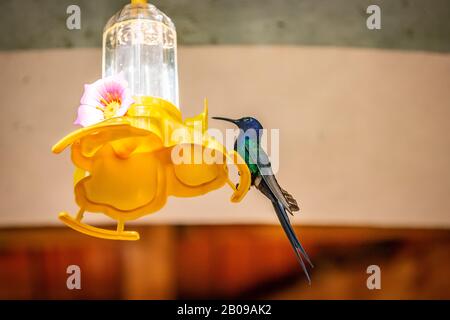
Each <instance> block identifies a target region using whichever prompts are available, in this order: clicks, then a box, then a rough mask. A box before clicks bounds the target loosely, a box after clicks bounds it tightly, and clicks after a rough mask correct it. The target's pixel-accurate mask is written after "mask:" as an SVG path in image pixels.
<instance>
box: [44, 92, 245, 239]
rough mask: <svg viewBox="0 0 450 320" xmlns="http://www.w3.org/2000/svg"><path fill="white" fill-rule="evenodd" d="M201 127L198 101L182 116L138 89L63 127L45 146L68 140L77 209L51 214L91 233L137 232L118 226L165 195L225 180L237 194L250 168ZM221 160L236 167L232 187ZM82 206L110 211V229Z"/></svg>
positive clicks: (120, 235) (237, 196) (57, 148)
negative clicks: (101, 116)
mask: <svg viewBox="0 0 450 320" xmlns="http://www.w3.org/2000/svg"><path fill="white" fill-rule="evenodd" d="M206 129H207V106H206V104H205V109H204V111H203V112H202V113H201V114H199V115H197V116H196V117H193V118H189V119H186V120H185V121H182V118H181V112H180V111H179V110H178V109H177V108H176V107H175V106H174V105H172V104H171V103H169V102H167V101H165V100H163V99H159V98H153V97H144V98H140V99H139V100H138V101H137V102H136V103H135V104H133V105H132V106H131V107H130V109H129V110H128V113H127V115H125V116H123V117H117V118H111V119H108V120H105V121H103V122H101V123H98V124H95V125H92V126H89V127H86V128H81V129H79V130H76V131H74V132H72V133H71V134H69V135H67V136H66V137H64V138H63V139H62V140H60V141H59V142H58V143H57V144H56V145H54V146H53V149H52V151H53V152H54V153H60V152H62V151H63V150H64V149H65V148H66V147H68V146H72V161H73V163H74V164H75V174H74V191H75V200H76V202H77V204H78V206H79V207H80V211H79V212H78V214H77V216H76V217H75V218H73V217H71V216H70V215H69V214H68V213H66V212H62V213H60V215H59V218H60V219H61V220H62V221H63V222H64V223H65V224H66V225H67V226H69V227H71V228H72V229H75V230H77V231H79V232H82V233H85V234H88V235H91V236H94V237H98V238H104V239H115V240H138V239H139V234H138V233H137V232H135V231H125V230H124V229H125V228H124V226H125V222H126V221H129V220H134V219H137V218H139V217H141V216H143V215H146V214H150V213H153V212H155V211H157V210H159V209H161V208H162V207H163V206H164V204H165V203H166V201H167V197H168V196H176V197H195V196H199V195H202V194H205V193H207V192H209V191H212V190H215V189H218V188H221V187H222V186H223V185H224V184H226V183H228V185H230V187H231V188H232V189H233V194H232V197H231V201H232V202H239V201H240V200H242V198H243V197H244V196H245V195H246V193H247V191H248V189H249V187H250V182H251V178H250V172H249V170H248V168H247V166H246V165H245V162H244V161H243V159H242V158H240V156H239V155H238V154H237V153H236V152H235V151H231V152H227V150H226V149H225V147H224V146H223V145H222V144H220V143H219V142H217V141H216V140H215V139H213V138H212V137H210V136H208V135H207V134H206V133H205V131H206ZM174 159H175V160H177V161H174ZM227 160H228V161H227ZM227 162H228V163H230V162H231V163H234V165H236V167H237V170H238V172H239V184H238V185H237V187H236V186H235V184H234V183H233V182H232V181H231V179H230V178H229V175H228V166H227ZM85 211H88V212H92V213H104V214H106V215H107V216H109V217H111V218H113V219H115V220H116V221H117V229H116V230H108V229H102V228H97V227H93V226H90V225H87V224H84V223H83V222H82V219H83V215H84V212H85Z"/></svg>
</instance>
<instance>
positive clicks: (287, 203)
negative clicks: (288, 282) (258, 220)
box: [213, 117, 313, 284]
mask: <svg viewBox="0 0 450 320" xmlns="http://www.w3.org/2000/svg"><path fill="white" fill-rule="evenodd" d="M213 119H217V120H224V121H228V122H232V123H234V124H235V125H236V126H238V127H239V129H240V133H239V135H238V137H237V139H236V141H235V143H234V149H235V150H236V151H237V152H238V153H239V155H240V156H241V157H242V158H243V159H244V160H245V163H246V164H247V166H248V168H249V170H250V173H251V176H252V186H255V187H256V188H257V189H258V190H259V191H261V193H263V194H264V195H265V196H266V197H267V198H269V200H270V201H271V202H272V205H273V207H274V209H275V212H276V214H277V217H278V220H279V221H280V223H281V226H282V227H283V230H284V232H285V233H286V235H287V237H288V239H289V241H290V243H291V245H292V247H293V249H294V250H295V254H296V257H297V260H298V262H299V263H300V265H301V267H302V269H303V271H304V273H305V275H306V277H307V278H308V282H309V283H310V284H311V278H310V277H309V273H308V270H307V269H306V266H305V263H304V262H303V258H304V259H305V260H306V261H307V262H308V263H309V265H310V266H311V267H313V265H312V263H311V260H310V259H309V257H308V255H307V253H306V251H305V250H304V249H303V247H302V245H301V243H300V241H299V240H298V238H297V236H296V235H295V232H294V229H293V228H292V225H291V223H290V221H289V217H288V215H287V212H289V213H290V214H292V213H293V212H295V211H299V207H298V205H297V201H296V200H295V199H294V197H293V196H292V195H290V194H289V193H288V192H287V191H286V190H284V189H282V188H281V187H280V185H279V184H278V181H277V179H276V177H275V174H274V173H273V171H272V166H271V164H270V160H269V156H268V155H267V154H266V152H265V151H264V150H263V148H262V147H261V136H262V134H263V126H262V125H261V123H259V121H258V120H256V119H255V118H252V117H244V118H241V119H237V120H233V119H228V118H223V117H213Z"/></svg>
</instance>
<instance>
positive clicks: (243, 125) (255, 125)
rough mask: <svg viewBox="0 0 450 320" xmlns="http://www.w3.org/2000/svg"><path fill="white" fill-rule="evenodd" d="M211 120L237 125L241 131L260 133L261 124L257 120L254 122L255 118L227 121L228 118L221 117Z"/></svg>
mask: <svg viewBox="0 0 450 320" xmlns="http://www.w3.org/2000/svg"><path fill="white" fill-rule="evenodd" d="M212 118H213V119H217V120H223V121H228V122H232V123H234V124H235V125H237V126H238V127H239V129H242V130H243V131H247V130H249V129H253V130H256V131H257V132H260V133H262V131H260V130H262V129H263V126H262V125H261V123H259V121H258V120H256V119H255V118H252V117H244V118H240V119H236V120H234V119H228V118H222V117H212Z"/></svg>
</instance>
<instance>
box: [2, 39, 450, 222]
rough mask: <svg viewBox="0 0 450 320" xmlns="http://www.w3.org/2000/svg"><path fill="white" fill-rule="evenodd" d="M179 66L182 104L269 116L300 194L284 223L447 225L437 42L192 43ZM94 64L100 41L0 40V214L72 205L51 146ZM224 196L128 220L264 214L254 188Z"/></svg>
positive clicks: (448, 184)
mask: <svg viewBox="0 0 450 320" xmlns="http://www.w3.org/2000/svg"><path fill="white" fill-rule="evenodd" d="M179 65H180V71H179V72H180V86H181V89H180V90H181V92H180V94H181V102H182V103H181V107H182V110H183V113H184V114H185V116H192V115H194V114H196V113H198V112H200V111H201V109H202V100H203V98H204V97H208V98H209V102H210V114H211V115H221V116H229V117H240V116H245V115H253V116H256V117H258V118H260V119H261V122H262V123H263V124H264V125H265V126H266V127H267V128H280V129H281V135H280V139H281V148H280V151H281V153H280V160H281V167H280V171H279V174H278V176H279V182H280V183H281V184H282V186H283V187H284V188H285V189H287V190H288V191H290V192H291V193H292V194H293V195H294V196H295V197H296V198H297V199H298V200H299V203H300V205H301V208H302V212H303V213H302V214H301V215H297V216H296V217H294V218H293V221H294V222H295V223H299V224H310V225H314V224H320V225H368V226H372V225H377V226H400V227H415V226H421V227H445V228H448V227H450V197H449V191H450V166H449V164H450V123H449V121H450V90H449V88H450V55H448V54H435V53H420V52H414V53H412V52H401V51H384V50H371V49H350V48H326V47H322V48H314V47H277V46H269V47H258V46H254V47H246V46H242V47H239V46H229V47H228V46H218V47H208V46H203V47H182V48H181V49H180V50H179ZM100 68H101V52H100V50H99V49H53V50H42V51H22V52H21V51H12V52H1V53H0V70H1V73H0V88H1V89H0V97H1V112H2V116H1V117H0V132H1V133H0V135H1V139H0V151H1V162H0V164H1V166H0V170H1V179H0V190H1V202H0V226H17V225H50V224H59V222H58V219H57V214H58V212H59V211H62V210H68V211H69V212H71V213H75V212H76V210H77V207H76V205H75V202H74V199H73V190H72V165H71V163H70V159H69V152H68V151H66V152H65V153H64V154H63V155H54V154H52V153H51V151H50V149H51V146H52V145H53V144H54V143H55V142H56V141H58V140H59V139H60V138H61V137H63V136H64V135H66V134H67V133H69V132H70V131H72V130H74V129H75V127H74V126H73V125H72V122H73V120H74V119H75V114H76V109H77V107H78V102H79V99H80V97H81V94H82V90H83V84H84V83H89V82H92V81H94V80H96V79H97V78H99V77H100ZM210 126H211V127H214V126H215V127H218V128H221V129H224V128H225V127H226V125H225V124H224V123H220V122H217V121H210ZM230 195H231V190H230V189H229V188H228V187H227V186H225V187H224V188H223V189H221V190H218V191H215V192H213V193H210V194H208V195H206V196H203V197H198V198H191V199H176V198H170V199H169V201H168V204H167V206H166V207H165V208H164V209H163V210H161V211H160V212H158V213H156V214H153V215H151V216H147V217H144V218H142V219H140V220H139V221H138V223H181V224H183V223H231V224H233V223H277V221H276V217H275V215H274V214H273V212H272V208H271V205H270V203H268V201H266V200H265V199H264V198H263V197H262V196H261V195H259V194H258V192H257V191H255V190H252V191H250V192H249V194H248V196H247V197H246V198H245V199H244V201H243V202H242V203H240V204H231V203H229V196H230ZM95 216H96V219H95V220H96V221H109V220H108V219H107V218H105V217H103V216H101V215H95ZM88 219H89V218H88Z"/></svg>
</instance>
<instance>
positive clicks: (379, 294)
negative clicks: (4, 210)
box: [0, 226, 450, 299]
mask: <svg viewBox="0 0 450 320" xmlns="http://www.w3.org/2000/svg"><path fill="white" fill-rule="evenodd" d="M138 229H139V230H138V231H139V232H140V233H141V240H140V241H137V242H117V241H107V240H100V239H94V238H90V237H87V236H84V235H82V234H79V233H76V232H74V231H72V230H69V229H66V228H37V229H3V230H0V298H2V299H13V298H14V299H38V298H39V299H79V298H87V299H99V298H111V299H165V298H285V299H311V298H324V299H335V298H341V299H360V298H363V299H378V298H386V299H401V298H407V299H417V298H424V299H431V298H447V299H450V278H449V277H448V275H447V272H448V266H449V265H450V232H449V231H445V230H406V229H404V230H401V229H376V228H335V227H300V228H297V233H298V234H299V236H300V239H301V240H302V242H303V244H304V245H305V247H306V248H307V250H308V253H309V254H310V256H311V258H312V260H313V261H314V263H315V268H314V269H313V271H312V278H313V283H312V286H311V287H309V286H308V285H307V283H306V281H305V278H304V276H303V275H302V272H301V270H300V269H299V266H298V265H297V262H296V260H295V258H294V255H293V253H292V251H291V248H290V246H289V244H288V242H287V240H286V238H285V236H284V234H283V232H282V231H281V228H279V227H275V226H273V227H272V226H270V227H269V226H192V227H173V226H157V227H156V226H152V227H140V228H138ZM70 264H77V265H79V266H80V268H81V273H82V290H80V291H77V290H73V291H70V290H68V289H67V288H66V279H67V274H66V268H67V266H68V265H70ZM371 264H377V265H379V266H380V267H381V271H382V289H381V290H380V291H370V290H368V289H367V287H366V279H367V276H368V275H367V274H366V268H367V266H369V265H371Z"/></svg>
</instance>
